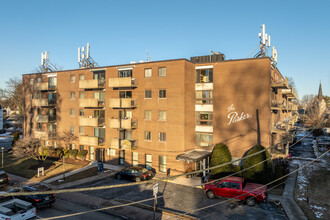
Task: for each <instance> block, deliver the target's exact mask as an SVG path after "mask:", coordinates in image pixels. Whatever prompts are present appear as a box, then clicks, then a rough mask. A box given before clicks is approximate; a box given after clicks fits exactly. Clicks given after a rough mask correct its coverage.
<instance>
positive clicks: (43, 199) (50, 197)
mask: <svg viewBox="0 0 330 220" xmlns="http://www.w3.org/2000/svg"><path fill="white" fill-rule="evenodd" d="M48 190H51V189H50V188H49V187H47V186H46V185H43V184H36V185H29V186H22V187H16V188H14V189H11V190H9V192H38V191H39V192H40V191H48ZM15 197H16V198H18V199H21V200H24V201H27V202H30V203H32V205H33V206H35V207H36V208H41V207H50V206H51V205H52V204H53V203H54V202H55V197H56V195H55V194H37V195H21V196H15Z"/></svg>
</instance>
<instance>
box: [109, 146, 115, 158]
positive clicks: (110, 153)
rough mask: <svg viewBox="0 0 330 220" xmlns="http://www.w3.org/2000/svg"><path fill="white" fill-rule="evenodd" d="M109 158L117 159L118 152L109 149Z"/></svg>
mask: <svg viewBox="0 0 330 220" xmlns="http://www.w3.org/2000/svg"><path fill="white" fill-rule="evenodd" d="M108 156H111V157H115V156H116V150H115V149H110V148H108Z"/></svg>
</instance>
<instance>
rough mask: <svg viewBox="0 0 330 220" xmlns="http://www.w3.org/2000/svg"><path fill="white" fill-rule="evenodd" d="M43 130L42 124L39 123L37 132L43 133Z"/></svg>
mask: <svg viewBox="0 0 330 220" xmlns="http://www.w3.org/2000/svg"><path fill="white" fill-rule="evenodd" d="M41 130H42V126H41V123H37V131H41Z"/></svg>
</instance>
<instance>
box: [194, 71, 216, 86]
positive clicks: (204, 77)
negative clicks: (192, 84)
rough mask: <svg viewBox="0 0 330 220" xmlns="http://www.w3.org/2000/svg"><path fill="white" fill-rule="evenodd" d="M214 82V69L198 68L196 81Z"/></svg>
mask: <svg viewBox="0 0 330 220" xmlns="http://www.w3.org/2000/svg"><path fill="white" fill-rule="evenodd" d="M212 82H213V69H212V68H210V69H197V70H196V83H212Z"/></svg>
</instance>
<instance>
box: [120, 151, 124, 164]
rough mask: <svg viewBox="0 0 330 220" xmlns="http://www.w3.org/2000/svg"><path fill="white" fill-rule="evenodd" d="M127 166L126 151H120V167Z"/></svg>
mask: <svg viewBox="0 0 330 220" xmlns="http://www.w3.org/2000/svg"><path fill="white" fill-rule="evenodd" d="M124 164H125V151H124V150H120V151H119V165H124Z"/></svg>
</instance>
